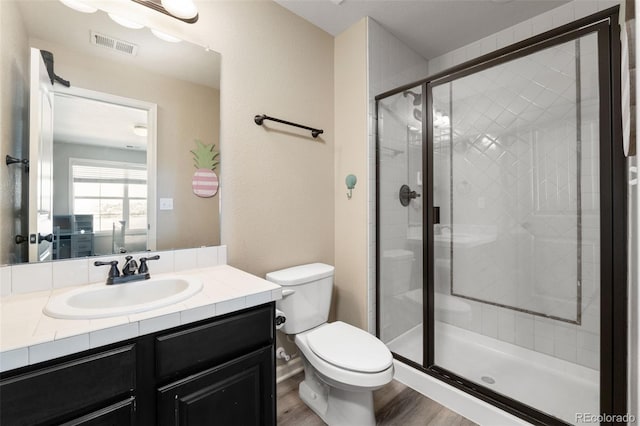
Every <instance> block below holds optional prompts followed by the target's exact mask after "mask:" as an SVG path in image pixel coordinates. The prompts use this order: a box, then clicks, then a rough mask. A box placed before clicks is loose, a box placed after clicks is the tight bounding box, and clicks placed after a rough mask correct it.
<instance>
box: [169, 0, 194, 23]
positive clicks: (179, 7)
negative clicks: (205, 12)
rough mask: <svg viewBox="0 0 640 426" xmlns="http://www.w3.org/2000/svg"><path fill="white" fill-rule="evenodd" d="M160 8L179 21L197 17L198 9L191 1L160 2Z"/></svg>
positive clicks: (173, 0)
mask: <svg viewBox="0 0 640 426" xmlns="http://www.w3.org/2000/svg"><path fill="white" fill-rule="evenodd" d="M162 7H164V8H165V9H167V12H169V13H170V14H172V15H173V16H175V17H177V18H180V19H191V18H195V17H196V16H197V15H198V8H197V7H196V5H195V3H194V2H193V0H162Z"/></svg>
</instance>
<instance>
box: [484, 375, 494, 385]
mask: <svg viewBox="0 0 640 426" xmlns="http://www.w3.org/2000/svg"><path fill="white" fill-rule="evenodd" d="M480 379H481V380H482V381H483V382H485V383H488V384H490V385H492V384H494V383H495V382H496V381H495V380H494V378H493V377H491V376H482V377H480Z"/></svg>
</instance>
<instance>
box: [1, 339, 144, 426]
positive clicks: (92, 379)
mask: <svg viewBox="0 0 640 426" xmlns="http://www.w3.org/2000/svg"><path fill="white" fill-rule="evenodd" d="M135 385H136V350H135V345H127V346H123V347H121V348H117V349H112V350H109V351H104V352H100V353H97V354H93V355H88V356H86V357H82V358H79V359H76V360H72V361H68V362H63V363H60V364H57V365H53V366H50V367H43V368H41V369H38V370H35V371H32V372H29V373H24V374H20V375H17V376H14V377H10V378H7V379H3V380H2V381H0V398H1V400H2V410H1V411H0V424H3V425H5V424H6V425H27V424H28V425H32V424H36V423H41V422H47V421H50V420H54V419H56V418H58V417H61V416H64V415H66V414H71V413H73V412H75V411H78V410H81V409H83V408H84V407H88V406H91V405H93V404H98V403H100V402H102V401H106V400H108V399H111V398H114V397H117V396H119V395H123V394H125V393H130V392H131V391H132V390H133V389H135Z"/></svg>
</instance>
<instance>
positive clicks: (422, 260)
mask: <svg viewBox="0 0 640 426" xmlns="http://www.w3.org/2000/svg"><path fill="white" fill-rule="evenodd" d="M617 22H618V21H617V9H610V10H608V11H604V12H601V13H599V14H597V15H594V16H592V17H589V18H585V19H583V20H581V21H577V22H575V23H572V24H569V25H566V26H564V27H562V28H559V29H555V30H552V31H549V32H547V33H545V34H542V35H540V36H537V37H534V38H532V39H529V40H526V41H524V42H521V43H518V44H517V45H514V46H511V47H508V48H505V49H502V50H500V51H498V52H495V53H493V54H490V55H487V56H485V57H482V58H479V59H477V60H475V61H472V62H469V63H466V64H462V65H460V66H458V67H456V68H454V69H451V70H448V71H445V72H443V73H441V74H438V75H436V76H433V77H430V78H427V79H425V80H424V81H421V82H418V83H415V84H413V85H410V86H405V87H400V88H398V89H395V90H393V91H390V92H387V93H385V94H382V95H380V96H378V97H376V101H377V102H376V113H377V122H378V126H377V238H376V241H377V248H378V250H377V283H378V284H377V334H378V337H379V338H380V339H381V340H382V341H383V342H384V343H385V344H387V345H388V346H389V348H390V349H391V350H392V352H393V353H394V356H395V357H396V358H397V359H399V360H400V361H402V362H405V363H407V364H409V365H411V366H413V367H415V368H418V369H420V370H422V371H424V372H426V373H428V374H430V375H432V376H434V377H437V378H439V379H441V380H443V381H445V382H446V383H449V384H451V385H453V386H455V387H458V388H460V389H463V390H465V391H466V392H468V393H471V394H473V395H474V396H476V397H478V398H481V399H483V400H485V401H487V402H490V403H492V404H495V405H497V406H499V407H500V408H502V409H504V410H506V411H509V412H511V413H513V414H516V415H518V416H520V417H522V418H524V419H525V420H527V421H529V422H532V423H535V424H553V423H563V424H575V423H577V422H579V417H578V415H579V414H580V413H592V414H596V415H597V414H601V413H624V412H625V408H626V367H625V363H626V334H625V333H626V331H625V330H626V328H625V327H626V307H625V294H626V277H625V274H626V263H625V262H626V260H625V259H626V256H625V254H624V253H625V245H626V229H625V226H626V225H625V223H626V219H625V211H626V200H625V194H626V186H625V172H624V170H625V167H624V157H623V154H622V148H621V140H620V121H619V117H620V114H619V109H618V106H617V105H619V95H618V94H619V83H618V80H619V79H618V76H619V65H618V64H619V54H620V53H619V46H618V43H616V42H615V41H616V40H618V27H617Z"/></svg>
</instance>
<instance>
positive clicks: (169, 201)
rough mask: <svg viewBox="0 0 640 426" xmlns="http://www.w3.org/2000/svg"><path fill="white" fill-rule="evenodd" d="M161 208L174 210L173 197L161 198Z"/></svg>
mask: <svg viewBox="0 0 640 426" xmlns="http://www.w3.org/2000/svg"><path fill="white" fill-rule="evenodd" d="M160 210H173V198H160Z"/></svg>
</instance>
